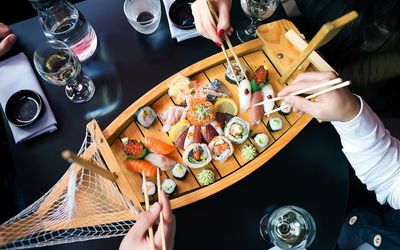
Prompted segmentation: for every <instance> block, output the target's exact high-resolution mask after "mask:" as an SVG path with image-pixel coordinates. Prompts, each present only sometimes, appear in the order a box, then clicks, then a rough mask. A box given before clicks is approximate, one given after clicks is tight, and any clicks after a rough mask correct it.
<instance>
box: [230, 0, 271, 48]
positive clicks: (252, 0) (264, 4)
mask: <svg viewBox="0 0 400 250" xmlns="http://www.w3.org/2000/svg"><path fill="white" fill-rule="evenodd" d="M240 5H241V6H242V9H243V11H244V13H245V14H246V16H247V17H248V18H250V20H251V22H250V24H249V25H248V26H246V27H244V28H240V29H238V30H237V31H236V34H237V36H238V38H239V40H240V41H241V42H247V41H249V40H252V39H254V38H256V36H257V35H256V29H257V27H258V26H259V24H260V22H261V21H263V20H265V19H267V18H268V17H270V16H272V14H274V12H275V10H276V7H277V6H278V1H277V0H240Z"/></svg>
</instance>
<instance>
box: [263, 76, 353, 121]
mask: <svg viewBox="0 0 400 250" xmlns="http://www.w3.org/2000/svg"><path fill="white" fill-rule="evenodd" d="M337 79H340V78H337ZM337 79H334V80H337ZM341 80H342V79H340V81H341ZM331 81H333V80H331ZM331 81H329V82H331ZM329 82H325V83H321V84H318V85H315V86H312V87H309V88H305V89H302V90H299V91H297V92H293V93H291V94H290V95H289V96H294V95H299V94H303V93H305V92H309V91H311V90H315V89H319V88H321V87H324V86H329V85H332V83H330V84H328V83H329ZM350 83H351V82H350V81H345V82H341V83H339V84H336V85H333V86H332V87H330V88H326V89H323V90H321V91H319V92H316V93H314V94H311V95H308V96H306V97H305V99H307V100H310V99H312V98H314V97H317V96H319V95H322V94H325V93H327V92H330V91H332V90H336V89H340V88H343V87H346V86H349V85H350ZM321 85H324V86H321ZM300 92H301V93H300ZM296 93H297V94H296ZM285 97H286V96H283V97H280V99H284V98H285ZM280 99H279V100H280ZM271 100H272V99H271ZM266 101H270V100H266ZM266 101H263V102H261V104H263V103H265V102H266ZM257 105H259V103H258V104H257ZM288 107H290V106H289V105H287V104H285V105H282V106H281V107H279V108H276V109H273V110H271V111H269V112H267V113H265V114H264V115H269V114H272V113H275V112H278V111H280V110H282V109H285V108H288Z"/></svg>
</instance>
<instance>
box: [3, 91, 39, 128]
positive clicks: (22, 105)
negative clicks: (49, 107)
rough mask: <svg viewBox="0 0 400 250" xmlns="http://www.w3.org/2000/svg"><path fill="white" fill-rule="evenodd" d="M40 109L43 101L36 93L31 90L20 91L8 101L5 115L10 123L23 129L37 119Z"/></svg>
mask: <svg viewBox="0 0 400 250" xmlns="http://www.w3.org/2000/svg"><path fill="white" fill-rule="evenodd" d="M42 107H43V101H42V98H41V97H40V95H39V94H38V93H36V92H35V91H32V90H20V91H18V92H16V93H14V94H13V95H12V96H11V97H10V98H9V99H8V101H7V103H6V110H5V111H6V112H5V113H6V117H7V119H8V120H9V121H10V122H11V123H13V124H15V125H16V126H18V127H24V126H28V125H30V124H32V123H33V122H35V121H36V120H37V119H38V118H39V116H40V114H41V111H42Z"/></svg>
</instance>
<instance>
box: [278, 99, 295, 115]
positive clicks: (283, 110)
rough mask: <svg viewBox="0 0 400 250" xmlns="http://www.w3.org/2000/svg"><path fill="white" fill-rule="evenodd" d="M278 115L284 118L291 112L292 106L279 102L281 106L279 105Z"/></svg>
mask: <svg viewBox="0 0 400 250" xmlns="http://www.w3.org/2000/svg"><path fill="white" fill-rule="evenodd" d="M279 108H280V109H279V114H281V115H283V116H286V115H288V114H290V112H292V106H290V105H289V104H286V102H281V105H279Z"/></svg>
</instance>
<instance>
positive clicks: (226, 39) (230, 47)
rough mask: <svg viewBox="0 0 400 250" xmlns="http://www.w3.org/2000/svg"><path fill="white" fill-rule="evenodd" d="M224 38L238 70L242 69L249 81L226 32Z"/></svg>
mask: <svg viewBox="0 0 400 250" xmlns="http://www.w3.org/2000/svg"><path fill="white" fill-rule="evenodd" d="M213 10H214V9H213ZM224 38H225V41H226V44H228V47H229V50H230V51H231V53H232V55H233V57H234V58H235V61H236V63H237V64H238V65H239V67H240V70H241V71H242V74H243V75H244V77H245V78H246V80H247V81H249V79H248V78H247V75H246V73H245V72H246V71H245V70H244V68H243V65H242V64H241V63H240V60H239V57H238V56H237V54H236V52H235V50H234V49H233V46H232V43H231V40H229V37H228V36H227V35H226V34H224Z"/></svg>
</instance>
